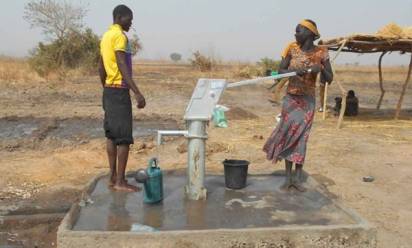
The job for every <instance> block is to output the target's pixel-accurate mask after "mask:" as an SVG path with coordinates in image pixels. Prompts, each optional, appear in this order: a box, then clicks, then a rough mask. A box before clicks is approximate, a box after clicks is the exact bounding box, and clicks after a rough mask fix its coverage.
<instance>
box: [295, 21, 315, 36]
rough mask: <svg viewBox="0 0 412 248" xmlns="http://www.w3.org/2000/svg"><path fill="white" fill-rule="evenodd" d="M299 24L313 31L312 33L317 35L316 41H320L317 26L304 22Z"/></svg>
mask: <svg viewBox="0 0 412 248" xmlns="http://www.w3.org/2000/svg"><path fill="white" fill-rule="evenodd" d="M299 24H300V25H302V26H304V27H305V28H307V29H309V30H310V31H312V33H314V34H315V39H318V38H319V37H320V34H319V31H318V28H317V27H316V26H315V25H313V24H312V23H311V22H310V21H308V20H303V21H301V22H300V23H299Z"/></svg>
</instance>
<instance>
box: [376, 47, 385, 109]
mask: <svg viewBox="0 0 412 248" xmlns="http://www.w3.org/2000/svg"><path fill="white" fill-rule="evenodd" d="M385 54H386V52H383V53H382V54H381V56H379V63H378V68H379V87H380V88H381V96H380V97H379V101H378V105H376V109H378V110H379V109H380V108H381V104H382V100H383V96H384V95H385V89H384V88H383V77H382V58H383V56H384V55H385Z"/></svg>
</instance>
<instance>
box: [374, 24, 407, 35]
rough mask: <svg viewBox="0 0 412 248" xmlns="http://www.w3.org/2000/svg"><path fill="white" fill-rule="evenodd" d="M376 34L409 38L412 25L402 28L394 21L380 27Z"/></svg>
mask: <svg viewBox="0 0 412 248" xmlns="http://www.w3.org/2000/svg"><path fill="white" fill-rule="evenodd" d="M376 34H377V35H379V36H382V37H385V38H392V39H408V38H409V39H411V38H412V26H410V27H404V28H402V27H400V26H399V25H397V24H396V23H389V24H388V25H386V26H384V27H382V28H381V29H380V30H379V31H378V32H377V33H376Z"/></svg>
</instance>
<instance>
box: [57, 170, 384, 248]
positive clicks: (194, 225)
mask: <svg viewBox="0 0 412 248" xmlns="http://www.w3.org/2000/svg"><path fill="white" fill-rule="evenodd" d="M106 180H107V177H106V176H98V177H96V178H95V179H94V180H92V181H91V183H90V186H89V187H88V188H87V189H86V190H85V192H84V194H83V197H82V199H83V201H86V202H87V200H89V202H92V203H91V204H90V205H86V206H83V207H80V206H79V204H78V203H75V204H73V206H72V208H71V210H70V211H69V213H68V214H67V215H66V216H65V218H64V219H63V221H62V223H61V225H60V226H59V230H58V233H57V241H58V247H82V248H85V247H110V248H112V247H143V248H146V247H147V248H149V247H150V248H152V247H159V248H160V247H162V248H168V247H185V248H186V247H198V248H203V247H205V248H206V247H208V248H209V247H228V248H229V247H230V248H237V247H239V248H244V247H253V248H254V247H259V248H260V247H265V248H266V247H283V248H292V247H325V248H326V247H337V248H339V247H368V248H369V247H376V243H377V241H376V229H375V228H374V227H372V226H371V225H370V224H369V223H367V222H366V221H365V220H363V219H362V218H361V217H360V216H358V215H357V214H356V213H355V212H353V211H352V210H349V209H347V208H344V207H343V206H342V205H341V204H340V203H339V202H337V201H336V200H333V199H330V198H329V197H328V196H327V192H326V191H324V189H323V188H322V186H321V185H319V184H318V183H317V182H316V181H315V180H314V179H313V178H311V177H307V180H306V183H305V186H306V187H307V188H308V191H307V192H305V193H298V192H289V193H287V192H282V191H279V190H278V187H279V186H280V185H281V183H282V182H283V176H281V175H259V176H251V175H249V177H248V186H247V187H246V188H245V189H243V190H229V189H225V188H224V177H223V176H206V177H205V185H206V187H207V188H208V198H207V200H205V201H187V200H185V199H184V189H183V188H184V185H185V183H186V178H185V176H184V175H180V173H177V174H176V173H175V172H167V173H165V178H164V182H165V199H164V201H163V202H162V203H161V204H160V205H153V206H150V205H144V204H143V203H142V193H141V192H140V193H130V194H135V195H128V196H126V197H123V198H122V196H119V195H120V194H119V193H114V192H110V191H109V190H108V189H107V187H106ZM129 181H130V179H129ZM130 182H131V181H130ZM121 194H123V193H121ZM113 195H116V197H114V198H113ZM123 195H125V194H123ZM119 197H120V198H119ZM110 199H111V200H110ZM113 199H114V200H113ZM122 199H123V200H122ZM90 200H91V201H90ZM119 200H120V202H123V203H122V204H123V206H120V208H121V209H124V210H125V211H126V212H127V213H128V215H127V216H126V217H125V215H124V212H122V211H119V208H118V207H119V206H118V205H117V203H118V202H119ZM113 202H117V203H116V204H115V206H116V207H115V210H114V211H113ZM159 206H161V207H159ZM108 209H109V210H108ZM110 209H112V210H110ZM148 210H149V211H148ZM149 215H150V216H149ZM102 219H103V220H102ZM126 223H127V224H128V225H125V224H126ZM133 223H139V224H144V225H151V226H153V227H154V228H156V229H157V230H156V231H155V232H132V231H130V226H131V225H132V224H133Z"/></svg>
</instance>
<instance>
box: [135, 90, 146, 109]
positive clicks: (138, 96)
mask: <svg viewBox="0 0 412 248" xmlns="http://www.w3.org/2000/svg"><path fill="white" fill-rule="evenodd" d="M135 97H136V102H137V108H139V109H142V108H144V107H145V106H146V100H145V99H144V96H143V95H142V94H136V95H135Z"/></svg>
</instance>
